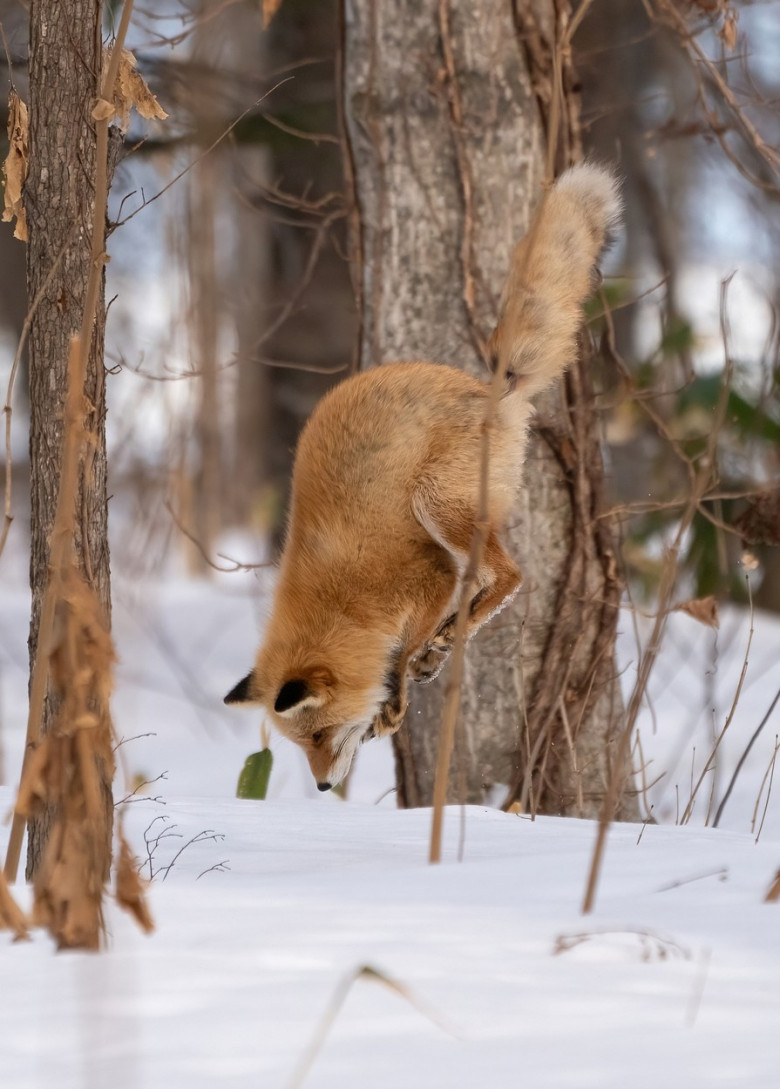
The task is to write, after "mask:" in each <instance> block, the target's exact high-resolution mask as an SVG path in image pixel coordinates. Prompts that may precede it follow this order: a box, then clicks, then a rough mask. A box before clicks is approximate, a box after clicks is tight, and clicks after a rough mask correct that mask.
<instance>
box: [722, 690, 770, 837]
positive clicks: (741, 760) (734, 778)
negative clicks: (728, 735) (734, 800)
mask: <svg viewBox="0 0 780 1089" xmlns="http://www.w3.org/2000/svg"><path fill="white" fill-rule="evenodd" d="M778 700H780V688H778V690H777V692H775V697H774V699H773V700H772V702H771V703H770V704H769V708H768V710H767V712H766V714H765V715H764V717H763V718H762V719H761V721H760V722H759V724H758V726H757V727H756V729H755V731H754V732H753V736H752V737H751V739H750V741H748V743H747V745H746V746H745V751H744V752H743V753H742V755H741V756H740V758H739V760H738V761H737V766H736V767H735V768H734V774H733V775H732V776H731V779H730V781H729V785H728V786H727V787H726V793H725V794H724V795H723V797H722V799H721V802H720V805H719V806H718V811H717V813H716V814H715V820H714V821H713V822H712V827H713V828H717V827H718V825H719V824H720V818H721V817H722V816H723V810H724V809H725V808H726V804H727V802H728V800H729V798H730V797H731V792H732V791H733V789H734V784H735V783H736V781H737V779H738V778H739V773H740V772H741V771H742V768H743V767H744V765H745V761H746V760H747V758H748V756H749V755H750V750H751V749H752V748H753V746H754V745H755V743H756V741H757V740H758V737H759V734H760V733H761V731H762V730H763V728H764V727H765V726H766V724H767V722H769V719H770V718H771V717H772V712H773V711H774V709H775V707H776V706H777V702H778Z"/></svg>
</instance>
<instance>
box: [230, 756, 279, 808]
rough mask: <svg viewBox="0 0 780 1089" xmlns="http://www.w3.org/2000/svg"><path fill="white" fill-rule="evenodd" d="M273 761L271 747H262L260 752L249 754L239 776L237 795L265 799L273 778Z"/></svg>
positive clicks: (238, 796) (259, 799)
mask: <svg viewBox="0 0 780 1089" xmlns="http://www.w3.org/2000/svg"><path fill="white" fill-rule="evenodd" d="M273 763H274V754H273V753H272V752H271V750H270V749H262V750H261V751H260V752H253V753H252V755H251V756H247V758H246V760H245V761H244V766H243V768H242V769H241V774H240V775H239V777H238V787H237V788H236V797H237V798H255V799H257V800H258V801H264V799H265V796H266V794H267V793H268V781H269V779H270V778H271V768H272V767H273Z"/></svg>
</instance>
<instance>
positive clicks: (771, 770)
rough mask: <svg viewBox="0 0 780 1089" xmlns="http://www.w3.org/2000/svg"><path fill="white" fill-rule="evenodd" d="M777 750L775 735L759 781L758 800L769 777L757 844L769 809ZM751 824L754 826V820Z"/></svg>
mask: <svg viewBox="0 0 780 1089" xmlns="http://www.w3.org/2000/svg"><path fill="white" fill-rule="evenodd" d="M779 750H780V741H778V740H777V735H775V747H774V749H773V750H772V757H771V759H770V761H769V767H768V768H767V770H766V771H765V772H764V778H763V779H762V780H761V791H760V792H759V798H760V797H761V792H763V789H764V786H765V785H766V781H767V775H768V776H769V785H768V786H767V791H766V798H765V799H764V810H763V812H762V814H761V823H760V824H759V826H758V832H757V833H756V843H758V841H759V840H760V839H761V833H762V831H763V829H764V821H765V820H766V811H767V809H768V808H769V799H770V798H771V797H772V784H773V782H774V778H775V763H776V762H777V753H778V751H779ZM756 805H758V802H756ZM753 823H754V825H755V818H754V821H753Z"/></svg>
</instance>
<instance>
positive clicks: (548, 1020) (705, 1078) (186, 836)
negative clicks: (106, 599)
mask: <svg viewBox="0 0 780 1089" xmlns="http://www.w3.org/2000/svg"><path fill="white" fill-rule="evenodd" d="M7 561H8V557H6V556H4V558H3V563H2V565H0V601H1V602H2V605H1V606H0V751H1V752H2V763H1V764H0V767H4V772H5V773H4V777H2V776H0V782H2V783H3V785H0V808H1V809H2V812H6V811H7V810H8V808H9V806H10V804H11V801H12V797H13V781H14V780H15V778H16V775H17V774H18V766H19V760H20V755H21V747H22V737H23V730H24V719H25V704H26V630H27V610H28V601H27V595H26V593H25V592H24V590H23V589H21V588H20V587H21V586H23V582H24V572H23V568H22V566H21V565H19V568H18V570H15V565H14V563H13V562H12V561H11V562H7ZM267 586H268V580H267V576H265V575H263V574H262V573H261V574H260V575H253V574H243V575H231V576H229V577H228V576H225V577H224V578H221V579H219V580H217V581H216V582H215V583H210V584H209V583H199V582H192V581H186V580H170V581H166V582H163V581H157V582H156V581H154V580H143V581H138V582H135V583H132V582H123V581H122V579H121V578H120V579H118V580H117V583H116V586H115V590H114V624H115V633H116V640H117V646H118V651H119V655H120V658H121V664H120V666H119V669H118V673H117V693H116V699H115V705H114V710H115V719H116V724H117V728H118V731H119V733H120V735H121V736H122V737H123V738H125V739H126V740H125V743H124V744H123V745H122V746H121V754H122V767H121V769H120V782H121V781H122V779H121V777H122V776H124V777H125V780H124V781H126V782H127V783H128V784H129V783H131V782H132V780H133V779H134V777H136V776H139V775H140V776H142V777H144V778H146V779H148V780H157V781H154V782H151V783H150V784H149V785H148V786H146V787H145V788H143V789H142V790H141V792H140V794H141V795H142V796H145V797H146V799H148V800H138V801H134V802H132V803H131V804H129V805H128V806H126V825H127V831H128V833H129V835H130V838H131V841H132V842H133V845H134V846H135V848H136V851H137V853H138V856H139V858H140V859H142V860H145V864H146V869H147V871H148V869H149V867H150V866H151V869H152V870H153V871H154V872H155V874H156V876H155V878H154V880H153V882H152V885H151V888H150V894H149V895H150V901H151V907H152V912H153V914H154V917H155V921H156V925H157V929H156V932H155V933H154V934H153V935H152V936H151V937H145V936H143V935H142V934H141V933H140V932H139V931H138V930H137V929H136V927H135V925H134V924H133V922H132V921H131V920H130V919H129V918H127V917H126V916H124V915H123V914H121V913H120V912H119V911H118V910H117V909H116V908H115V907H114V906H113V905H110V906H109V909H108V916H107V919H108V931H109V942H108V951H107V952H106V953H104V954H100V955H85V954H74V953H68V954H58V955H55V953H54V951H53V948H52V945H51V943H50V941H49V939H48V938H47V937H45V936H44V935H42V934H36V935H35V937H34V940H33V941H32V942H30V943H21V944H12V943H10V940H9V939H8V938H2V937H0V1056H1V1057H2V1058H1V1059H0V1070H2V1077H1V1078H0V1084H2V1086H3V1087H5V1086H8V1087H9V1089H33V1087H35V1089H49V1087H50V1086H54V1085H56V1086H57V1089H82V1087H84V1089H92V1087H95V1089H104V1087H107V1086H110V1087H111V1089H199V1087H203V1089H212V1087H220V1089H221V1087H231V1089H232V1087H237V1089H238V1087H241V1089H243V1087H247V1089H249V1087H250V1086H251V1087H252V1089H256V1087H257V1089H260V1087H262V1089H265V1087H266V1086H268V1087H279V1089H287V1087H291V1086H292V1085H294V1084H295V1085H297V1084H302V1085H304V1086H306V1087H307V1089H331V1087H332V1089H337V1087H338V1089H365V1087H366V1086H371V1087H372V1089H385V1087H387V1089H391V1087H392V1089H397V1087H399V1086H404V1087H405V1089H414V1087H417V1086H419V1087H420V1089H422V1087H425V1089H431V1087H437V1089H438V1087H446V1089H461V1087H463V1089H466V1087H468V1089H474V1087H483V1086H484V1087H486V1089H505V1087H506V1089H510V1087H511V1089H514V1087H515V1086H517V1085H521V1084H522V1085H527V1086H529V1087H531V1089H537V1087H547V1086H549V1087H556V1089H557V1087H566V1086H577V1087H580V1086H581V1087H586V1086H594V1087H599V1089H610V1087H612V1086H615V1087H618V1086H620V1087H621V1089H624V1087H625V1085H626V1084H627V1083H629V1082H630V1083H631V1085H632V1086H640V1087H641V1086H652V1087H653V1089H657V1087H658V1086H659V1084H664V1083H666V1084H667V1085H669V1086H670V1087H671V1089H676V1087H677V1086H681V1087H682V1086H685V1087H686V1089H688V1087H691V1086H702V1087H703V1086H708V1087H709V1086H717V1085H734V1086H745V1087H750V1089H762V1087H770V1086H771V1087H773V1089H774V1087H775V1086H777V1085H778V1084H780V1074H779V1073H778V1071H780V1032H779V1031H778V1029H779V1028H780V904H774V905H766V904H764V903H763V902H762V901H763V897H764V894H765V893H766V890H767V888H768V886H769V884H770V883H771V880H772V878H773V876H774V874H775V872H776V870H777V869H778V868H779V867H780V803H778V801H777V791H774V792H772V793H771V795H770V798H769V804H768V806H767V808H766V813H765V816H764V823H763V828H762V830H761V835H760V839H759V842H758V843H756V842H755V840H756V835H757V833H758V828H759V824H760V822H761V819H762V816H763V815H764V799H765V797H766V789H765V791H764V795H763V796H762V797H761V798H759V791H760V784H761V780H762V778H763V777H764V774H765V772H766V771H767V769H768V767H769V764H770V759H771V756H772V753H773V750H774V745H775V735H776V734H777V732H778V726H779V725H780V708H779V709H778V710H776V712H775V715H774V716H773V718H772V719H771V720H770V721H769V722H768V724H767V726H766V728H765V730H764V731H763V734H762V736H761V737H760V738H759V740H758V741H757V743H756V745H755V746H754V750H753V752H752V753H751V756H750V758H749V760H748V761H747V762H746V765H745V769H744V771H743V773H742V775H741V777H740V778H739V780H738V781H737V785H736V787H735V790H734V794H733V796H732V799H731V801H730V803H729V805H728V807H727V808H726V810H725V812H724V816H723V820H722V821H721V828H720V829H718V830H717V831H716V830H713V829H711V828H705V827H703V825H704V823H705V820H706V817H707V810H708V808H710V809H711V806H710V797H711V796H712V797H714V798H715V800H716V801H717V799H718V798H719V797H720V796H721V795H722V792H723V790H724V789H725V785H726V783H727V782H728V777H729V775H730V773H731V769H732V768H733V766H734V764H735V761H736V760H737V759H738V757H739V755H740V753H741V752H742V751H743V749H744V747H745V744H746V743H747V740H748V739H749V737H750V735H751V734H752V732H753V731H754V729H755V728H756V726H757V725H758V723H759V722H760V721H761V718H762V717H763V715H764V713H765V712H766V710H767V708H768V706H769V704H770V702H771V700H772V697H773V696H774V694H775V692H776V691H777V689H778V687H780V653H778V651H779V650H780V623H778V621H777V620H776V619H773V618H771V617H768V616H765V615H760V614H759V615H757V616H756V617H755V618H754V628H755V633H754V636H753V642H752V646H751V649H750V655H749V659H748V668H747V674H746V679H745V683H744V686H743V691H742V695H741V698H740V701H739V704H738V706H737V709H736V712H735V714H734V716H733V721H732V723H731V725H730V727H729V731H728V732H727V734H726V737H725V738H724V740H723V742H722V744H721V746H720V750H719V754H718V761H717V770H716V775H715V779H716V781H715V789H714V791H713V789H712V779H713V777H712V775H708V776H707V777H706V779H705V781H704V783H703V785H702V787H701V789H700V790H699V793H698V794H697V799H696V805H695V806H694V810H693V815H692V818H691V820H690V822H689V823H688V824H686V825H685V826H677V825H675V823H674V822H675V820H676V819H678V818H679V816H680V815H681V814H682V812H683V811H684V809H685V806H686V803H687V802H688V799H689V797H690V794H691V784H692V782H693V784H694V785H695V781H696V778H697V776H698V769H700V768H701V767H702V766H703V763H704V761H705V760H706V759H707V757H708V756H709V754H710V752H711V749H712V736H713V729H714V728H715V729H720V728H722V725H723V723H724V721H725V719H726V717H727V715H728V712H729V708H730V706H731V703H732V700H733V696H734V692H735V689H736V687H737V681H738V679H739V674H740V671H741V669H742V664H743V658H744V655H745V648H746V644H747V638H748V628H749V623H748V618H747V617H746V616H745V615H744V614H741V613H737V612H727V613H726V615H725V616H724V618H723V623H722V626H721V629H720V631H719V632H718V633H717V634H716V633H713V632H711V631H709V630H708V629H706V628H704V627H702V626H700V625H697V624H696V622H695V621H693V620H691V619H689V618H687V617H684V616H682V615H679V616H675V617H674V618H673V619H672V622H671V624H670V629H669V632H668V637H667V641H666V643H665V649H664V653H663V654H662V656H661V660H660V662H659V664H658V669H657V671H656V673H655V676H654V680H653V684H652V686H651V688H652V693H651V695H652V699H651V706H650V707H648V709H647V710H646V711H645V712H643V717H642V721H641V733H642V749H643V756H644V761H645V765H646V779H647V781H648V782H650V783H652V782H653V781H655V780H657V782H655V784H654V785H653V786H651V787H650V789H649V792H648V801H649V804H652V805H653V813H654V815H655V816H656V817H657V818H658V819H659V820H660V821H661V822H662V823H661V824H659V825H658V826H653V825H648V826H647V827H646V828H645V829H644V831H643V830H642V828H641V826H616V827H615V828H613V829H612V831H611V832H610V836H609V841H608V848H607V854H606V861H605V866H604V871H603V876H602V879H601V883H600V886H599V892H598V897H597V903H596V910H595V912H594V913H593V914H592V915H591V916H589V917H583V916H582V915H581V914H580V904H581V900H582V895H583V890H584V884H585V877H586V873H587V869H588V865H589V862H590V856H591V851H592V847H593V841H594V834H595V829H594V826H593V825H592V824H590V823H588V822H585V821H575V820H555V819H538V820H537V821H535V822H534V821H531V820H529V819H526V818H524V817H519V816H514V815H507V814H503V813H500V812H497V811H494V810H488V809H482V808H469V809H466V810H465V811H463V812H461V811H460V810H459V809H457V808H455V809H452V810H449V811H448V813H447V816H446V822H445V838H446V845H445V859H444V862H443V864H441V865H439V866H437V867H430V866H428V865H427V862H426V858H427V843H428V837H429V833H430V813H429V812H428V811H423V810H420V811H411V812H401V811H398V810H396V809H395V803H394V799H393V797H392V794H390V795H387V794H386V791H387V790H388V789H390V788H391V787H392V760H391V756H390V751H389V747H388V746H387V745H385V744H384V743H371V744H368V745H365V746H363V747H362V749H361V750H360V754H359V761H358V764H357V769H356V773H355V775H354V777H353V780H352V782H351V785H350V800H349V801H347V802H343V801H341V800H340V799H338V798H337V797H335V796H333V795H331V794H328V795H320V794H318V793H317V791H316V789H315V786H314V783H313V782H312V781H311V778H310V775H309V772H308V768H307V767H306V765H305V762H304V760H303V758H302V757H301V756H300V755H299V753H298V751H297V750H295V749H294V748H293V747H292V746H289V745H287V744H285V743H283V742H282V741H281V740H280V739H279V738H274V739H273V748H274V752H275V766H274V771H273V775H272V778H271V789H270V796H269V800H268V801H266V802H249V801H239V800H236V799H235V797H234V794H235V786H236V780H237V778H238V773H239V771H240V768H241V765H242V763H243V760H244V757H245V756H246V755H247V754H248V753H249V752H252V751H254V750H255V749H256V748H257V747H258V724H257V720H256V718H255V717H254V716H253V715H252V714H251V713H248V712H242V711H238V710H236V709H232V710H231V709H228V708H226V707H224V706H223V705H222V703H221V697H222V695H223V694H224V692H226V691H227V690H228V689H229V688H230V687H231V686H232V684H233V683H235V681H236V680H237V679H238V678H239V677H240V676H242V675H243V673H244V672H245V671H246V668H247V667H248V665H249V664H250V662H251V658H252V655H253V652H254V648H255V642H256V637H257V630H258V628H259V625H260V623H261V621H262V615H263V610H264V607H265V601H266V593H265V592H264V591H265V590H266V589H267ZM624 627H625V633H624V636H623V638H622V643H621V656H622V660H623V665H624V671H623V678H624V684H625V686H626V688H627V689H628V688H629V687H630V685H631V682H632V670H633V669H634V668H635V664H636V648H635V643H634V636H633V632H632V625H631V623H630V617H629V616H628V615H626V617H625V622H624ZM712 709H714V711H713V710H712ZM694 750H695V752H694ZM692 768H693V769H694V770H693V771H692ZM163 773H164V774H165V778H163V779H157V777H158V776H160V775H162V774H163ZM659 777H660V778H659ZM767 785H768V780H767ZM126 789H128V790H129V789H130V787H129V786H128V787H127V788H126ZM121 790H122V787H121V786H119V787H118V791H121ZM383 795H384V797H382V796H383ZM380 798H382V800H381V801H379V804H375V803H377V801H378V800H379V799H380ZM757 800H758V803H759V804H758V806H756V802H757ZM754 810H756V820H755V823H754V821H753V817H754ZM751 824H754V827H753V831H752V832H751ZM160 832H164V835H163V836H162V838H160V839H159V840H158V841H157V842H156V843H155V842H154V841H155V839H156V837H157V836H158V835H159V833H160ZM640 833H641V836H640ZM461 837H462V841H463V857H462V860H459V857H458V855H459V845H460V841H461ZM5 838H6V832H5V830H4V831H3V834H2V835H0V850H2V851H3V853H4V843H5ZM147 840H148V841H149V846H148V847H147V842H146V841H147ZM191 840H193V842H190V841H191ZM182 847H183V848H184V849H183V850H181V849H182ZM180 850H181V854H179V856H178V858H176V860H175V861H174V862H173V865H172V866H171V868H170V869H169V870H166V867H167V866H168V865H169V863H171V861H172V860H173V859H174V856H175V855H176V854H177V852H179V851H180ZM16 892H17V895H18V896H19V898H20V899H23V900H26V898H27V895H28V894H27V890H25V889H23V888H22V887H21V886H19V887H17V889H16ZM363 966H369V967H371V968H373V969H375V970H376V971H378V972H380V973H384V974H385V975H386V976H387V977H389V978H390V979H391V980H392V981H393V982H394V983H395V984H397V988H396V989H393V988H392V987H390V986H384V985H382V984H381V983H379V982H377V981H376V979H374V978H371V977H367V976H363V977H361V978H358V979H357V980H356V981H355V982H354V984H353V986H352V987H351V988H350V989H349V990H348V991H347V992H346V998H345V999H344V1001H343V1004H342V1005H341V1006H340V1007H339V1008H338V1010H336V1007H335V1006H334V1005H333V1002H334V1000H335V998H337V997H338V996H339V995H343V994H344V989H345V988H346V985H347V982H348V980H349V979H350V978H352V977H354V975H355V974H356V973H357V972H359V970H360V968H361V967H363ZM328 1012H330V1013H333V1014H335V1018H334V1020H333V1024H332V1028H331V1030H330V1031H329V1033H328V1034H327V1036H326V1037H325V1038H324V1041H323V1042H322V1046H321V1048H320V1049H319V1050H318V1051H317V1053H316V1055H314V1057H313V1060H312V1062H311V1065H310V1067H309V1068H308V1069H307V1070H306V1072H305V1073H303V1071H302V1068H301V1066H300V1064H301V1063H303V1062H304V1059H305V1056H306V1053H307V1049H308V1048H309V1047H310V1045H312V1044H313V1042H314V1041H315V1038H316V1037H317V1033H318V1030H319V1028H320V1026H321V1025H322V1023H323V1018H324V1017H326V1015H327V1014H328ZM298 1074H301V1075H302V1081H299V1080H296V1079H297V1078H298Z"/></svg>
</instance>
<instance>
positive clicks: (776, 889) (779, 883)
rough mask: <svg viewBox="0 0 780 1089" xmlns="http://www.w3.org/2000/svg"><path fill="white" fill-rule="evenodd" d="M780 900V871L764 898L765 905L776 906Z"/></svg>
mask: <svg viewBox="0 0 780 1089" xmlns="http://www.w3.org/2000/svg"><path fill="white" fill-rule="evenodd" d="M778 900H780V870H778V871H777V873H776V874H775V879H774V881H773V882H772V884H771V885H770V886H769V889H768V890H767V894H766V896H765V897H764V903H765V904H776V903H777V901H778Z"/></svg>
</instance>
